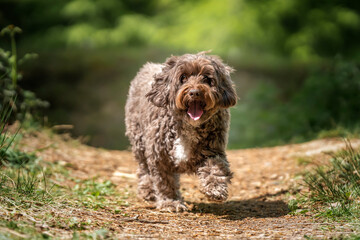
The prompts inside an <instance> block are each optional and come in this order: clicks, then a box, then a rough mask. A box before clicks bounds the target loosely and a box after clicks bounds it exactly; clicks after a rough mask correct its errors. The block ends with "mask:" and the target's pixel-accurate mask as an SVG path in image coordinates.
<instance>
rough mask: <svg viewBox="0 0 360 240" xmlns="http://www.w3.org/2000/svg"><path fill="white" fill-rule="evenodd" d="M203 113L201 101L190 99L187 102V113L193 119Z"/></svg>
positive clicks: (195, 119) (198, 117)
mask: <svg viewBox="0 0 360 240" xmlns="http://www.w3.org/2000/svg"><path fill="white" fill-rule="evenodd" d="M203 113H204V106H203V103H202V102H201V101H192V102H190V103H189V108H188V110H187V114H188V115H189V116H190V118H191V119H192V120H194V121H197V120H199V119H200V118H201V116H202V115H203Z"/></svg>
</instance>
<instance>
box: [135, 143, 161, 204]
mask: <svg viewBox="0 0 360 240" xmlns="http://www.w3.org/2000/svg"><path fill="white" fill-rule="evenodd" d="M132 146H133V147H132V150H133V153H134V157H135V159H136V161H137V162H138V163H139V167H138V169H137V177H138V196H139V197H140V198H142V199H144V200H146V201H155V200H156V199H155V192H154V189H153V183H152V182H151V178H150V172H149V168H148V165H147V163H146V158H145V154H144V151H145V150H144V147H143V143H142V141H141V138H139V139H138V141H133V143H132Z"/></svg>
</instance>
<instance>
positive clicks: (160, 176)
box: [149, 161, 187, 212]
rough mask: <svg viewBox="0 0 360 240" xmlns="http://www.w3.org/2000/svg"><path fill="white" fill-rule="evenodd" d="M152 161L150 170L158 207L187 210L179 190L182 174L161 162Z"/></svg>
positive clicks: (175, 210)
mask: <svg viewBox="0 0 360 240" xmlns="http://www.w3.org/2000/svg"><path fill="white" fill-rule="evenodd" d="M152 163H154V164H151V166H149V170H150V174H151V181H152V183H153V186H154V190H155V195H156V207H157V208H158V209H160V210H162V211H170V212H182V211H185V210H187V207H186V206H185V205H184V203H183V201H182V198H181V194H180V191H179V188H180V183H179V179H180V175H179V174H177V173H173V172H171V171H169V169H166V168H164V166H163V165H162V164H160V163H159V162H156V163H155V161H152Z"/></svg>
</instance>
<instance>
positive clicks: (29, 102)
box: [0, 25, 49, 121]
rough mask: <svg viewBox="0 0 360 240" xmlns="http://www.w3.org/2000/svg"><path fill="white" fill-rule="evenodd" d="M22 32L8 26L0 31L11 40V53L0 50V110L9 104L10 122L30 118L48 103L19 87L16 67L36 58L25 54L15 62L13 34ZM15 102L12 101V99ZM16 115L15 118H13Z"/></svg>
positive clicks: (15, 52) (32, 54)
mask: <svg viewBox="0 0 360 240" xmlns="http://www.w3.org/2000/svg"><path fill="white" fill-rule="evenodd" d="M21 32H22V31H21V29H20V28H19V27H16V26H13V25H9V26H7V27H5V28H3V29H2V30H1V35H6V34H8V35H9V36H10V40H11V52H10V51H6V50H4V49H2V48H0V88H1V91H0V108H1V109H2V108H4V107H5V105H6V104H9V105H10V107H11V108H12V111H11V115H14V116H11V117H10V118H11V120H12V121H13V120H15V119H19V120H22V121H23V120H25V119H29V118H32V117H33V116H34V115H35V113H36V111H38V110H39V108H46V107H48V106H49V103H48V102H46V101H43V100H41V99H39V98H37V97H36V95H35V93H33V92H31V91H28V90H24V89H22V88H21V87H20V86H19V81H20V80H21V79H22V76H21V74H19V73H18V65H19V64H23V63H24V62H26V61H28V60H31V59H34V58H36V57H37V55H36V54H34V53H31V54H30V53H27V54H25V55H24V57H23V58H21V59H20V60H17V50H16V42H15V34H20V33H21ZM15 98H16V99H17V101H13V99H15ZM15 114H16V116H15Z"/></svg>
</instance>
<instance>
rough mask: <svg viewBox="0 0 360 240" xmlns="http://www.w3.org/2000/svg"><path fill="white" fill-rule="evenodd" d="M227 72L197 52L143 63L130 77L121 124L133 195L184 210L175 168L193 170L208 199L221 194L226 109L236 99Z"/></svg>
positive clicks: (226, 174)
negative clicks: (133, 170) (132, 169)
mask: <svg viewBox="0 0 360 240" xmlns="http://www.w3.org/2000/svg"><path fill="white" fill-rule="evenodd" d="M232 71H233V70H232V68H230V67H229V66H227V65H225V64H224V63H222V61H221V60H220V58H218V57H216V56H209V55H206V54H205V53H204V52H202V53H198V54H185V55H183V56H172V57H170V58H168V59H167V60H166V62H165V63H164V64H154V63H147V64H145V65H144V67H143V68H142V69H141V70H140V71H139V73H138V74H137V76H136V77H135V79H134V80H133V81H132V82H131V86H130V90H129V95H128V99H127V103H126V107H125V114H126V117H125V123H126V135H127V136H128V137H129V140H130V143H131V145H132V151H133V153H134V155H135V158H136V160H137V161H138V163H139V168H138V178H139V184H138V195H139V196H140V197H142V198H143V199H145V200H147V201H156V205H157V208H158V209H163V210H169V211H183V210H186V206H185V205H184V204H183V200H182V198H181V195H180V192H179V174H180V173H195V174H196V175H197V176H198V177H199V179H200V190H201V192H202V193H204V194H205V195H206V196H207V197H208V199H209V200H214V201H224V200H226V199H227V197H228V191H227V184H228V183H230V179H231V177H232V172H231V171H230V169H229V163H228V161H227V159H226V155H225V149H226V145H227V137H228V129H229V123H230V113H229V109H228V108H229V107H231V106H233V105H235V104H236V100H237V96H236V92H235V90H234V88H233V83H232V81H231V78H230V73H231V72H232Z"/></svg>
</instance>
